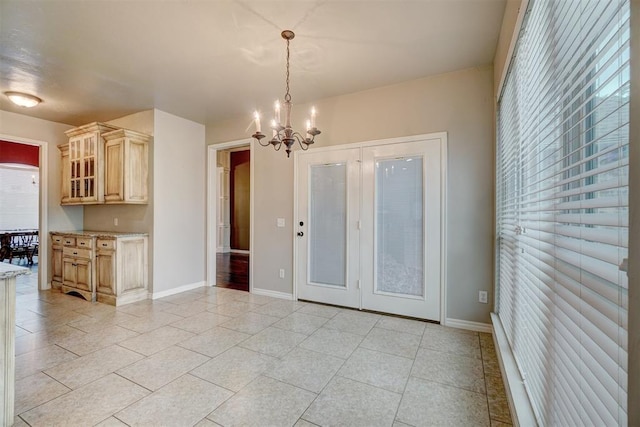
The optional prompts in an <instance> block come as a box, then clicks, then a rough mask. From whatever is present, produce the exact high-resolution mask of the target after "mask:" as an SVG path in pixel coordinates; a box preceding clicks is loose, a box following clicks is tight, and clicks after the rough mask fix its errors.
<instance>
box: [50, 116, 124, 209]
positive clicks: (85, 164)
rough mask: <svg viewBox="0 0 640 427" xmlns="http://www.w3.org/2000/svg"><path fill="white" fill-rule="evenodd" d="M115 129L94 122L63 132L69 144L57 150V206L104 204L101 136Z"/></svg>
mask: <svg viewBox="0 0 640 427" xmlns="http://www.w3.org/2000/svg"><path fill="white" fill-rule="evenodd" d="M116 129H117V128H116V127H115V126H109V125H106V124H104V123H98V122H95V123H90V124H88V125H84V126H80V127H77V128H74V129H70V130H68V131H66V132H65V134H66V135H67V136H68V137H69V142H68V143H67V144H62V145H60V146H59V147H58V148H59V149H60V155H61V156H60V157H61V162H62V163H63V165H62V168H61V169H62V185H61V191H60V192H61V194H62V198H61V200H60V204H63V205H79V204H96V203H103V202H104V159H103V156H104V139H103V134H105V133H107V132H110V131H113V130H116Z"/></svg>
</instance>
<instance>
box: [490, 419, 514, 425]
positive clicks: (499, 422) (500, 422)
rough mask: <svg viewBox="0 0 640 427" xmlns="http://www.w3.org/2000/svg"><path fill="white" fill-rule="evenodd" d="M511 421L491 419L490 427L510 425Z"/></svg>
mask: <svg viewBox="0 0 640 427" xmlns="http://www.w3.org/2000/svg"><path fill="white" fill-rule="evenodd" d="M511 426H513V424H511V423H503V422H502V421H496V420H491V427H511Z"/></svg>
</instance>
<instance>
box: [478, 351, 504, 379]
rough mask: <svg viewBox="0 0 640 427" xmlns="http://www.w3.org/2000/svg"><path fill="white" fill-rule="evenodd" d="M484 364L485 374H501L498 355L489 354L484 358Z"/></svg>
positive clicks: (495, 375) (496, 375)
mask: <svg viewBox="0 0 640 427" xmlns="http://www.w3.org/2000/svg"><path fill="white" fill-rule="evenodd" d="M482 364H483V366H484V374H485V375H490V376H494V377H498V376H500V375H501V374H500V364H499V363H498V358H497V357H495V356H494V357H492V356H488V357H485V358H484V359H482Z"/></svg>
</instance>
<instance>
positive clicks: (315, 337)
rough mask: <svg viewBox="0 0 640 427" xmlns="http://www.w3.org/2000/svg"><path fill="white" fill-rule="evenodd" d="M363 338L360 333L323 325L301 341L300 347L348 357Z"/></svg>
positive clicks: (343, 357) (344, 357)
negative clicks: (327, 327)
mask: <svg viewBox="0 0 640 427" xmlns="http://www.w3.org/2000/svg"><path fill="white" fill-rule="evenodd" d="M362 340H363V337H362V336H360V335H355V334H351V333H349V332H341V331H336V330H333V329H325V328H324V327H322V328H320V329H318V330H317V331H315V332H314V333H313V334H311V335H310V336H309V338H307V339H306V340H304V341H303V342H302V343H300V347H302V348H305V349H307V350H313V351H317V352H320V353H324V354H328V355H331V356H337V357H340V358H342V359H346V358H348V357H349V356H351V353H353V350H355V349H356V347H358V345H359V344H360V342H362Z"/></svg>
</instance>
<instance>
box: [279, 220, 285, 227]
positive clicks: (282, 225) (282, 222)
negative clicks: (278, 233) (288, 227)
mask: <svg viewBox="0 0 640 427" xmlns="http://www.w3.org/2000/svg"><path fill="white" fill-rule="evenodd" d="M277 225H278V227H284V218H278V222H277Z"/></svg>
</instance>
